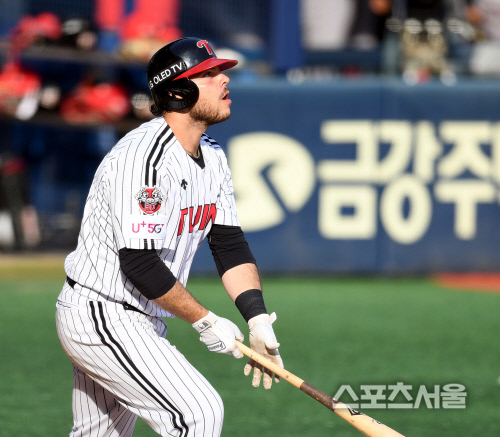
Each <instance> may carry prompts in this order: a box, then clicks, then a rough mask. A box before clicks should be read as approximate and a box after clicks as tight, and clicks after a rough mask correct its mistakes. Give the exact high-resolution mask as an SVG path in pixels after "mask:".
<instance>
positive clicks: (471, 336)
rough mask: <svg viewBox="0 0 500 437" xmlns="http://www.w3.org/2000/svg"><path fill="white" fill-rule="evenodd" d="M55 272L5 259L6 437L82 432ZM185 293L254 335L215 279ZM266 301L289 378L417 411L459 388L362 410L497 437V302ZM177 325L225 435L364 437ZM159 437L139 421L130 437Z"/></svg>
mask: <svg viewBox="0 0 500 437" xmlns="http://www.w3.org/2000/svg"><path fill="white" fill-rule="evenodd" d="M53 261H54V260H49V261H46V262H45V261H44V260H43V259H39V260H34V261H33V262H31V263H21V264H20V265H19V264H16V263H7V262H5V260H3V261H2V260H0V338H1V343H0V344H1V357H2V358H1V360H0V374H1V375H3V377H2V378H1V379H0V424H1V426H0V436H1V437H24V436H28V437H31V436H44V437H45V436H51V437H54V436H64V435H68V433H69V430H70V428H71V426H72V420H71V386H72V369H71V365H70V362H69V360H68V359H67V358H66V356H65V355H64V353H63V352H62V350H61V348H60V346H59V341H58V339H57V336H56V332H55V326H54V305H55V300H56V297H57V295H58V293H59V290H60V288H61V285H62V281H63V278H64V274H63V272H62V261H61V263H57V260H56V263H55V264H54V262H53ZM35 266H36V268H35ZM188 288H190V290H191V291H192V292H193V294H195V295H196V296H197V297H198V299H199V300H200V301H201V302H202V303H204V304H205V305H206V306H208V307H209V308H211V309H213V310H214V312H216V313H217V314H219V315H221V316H224V317H228V318H231V319H232V320H234V321H236V322H237V324H238V325H239V326H240V328H241V329H242V331H243V332H244V333H247V330H246V329H244V328H245V326H244V322H243V320H242V318H241V316H240V315H239V314H238V312H237V310H236V309H235V307H234V306H233V304H232V303H231V302H230V300H229V298H228V297H227V295H225V293H224V291H223V289H222V287H221V285H220V281H219V280H218V279H215V278H193V279H192V280H190V283H189V284H188ZM264 290H265V295H266V303H267V307H268V309H269V310H270V311H276V313H277V315H278V320H277V322H276V323H275V325H274V326H275V331H276V333H277V337H278V340H279V341H280V342H281V348H280V351H281V354H282V357H283V360H284V363H285V367H286V368H287V370H289V371H290V372H292V373H294V374H296V375H297V376H299V377H300V378H302V379H304V380H306V381H307V382H309V383H310V384H312V385H314V386H315V387H317V388H319V389H321V390H323V391H324V392H326V393H328V394H330V395H334V394H335V393H336V392H337V390H338V389H339V388H340V386H342V385H349V386H350V387H352V389H353V391H354V392H355V394H357V395H358V396H361V395H362V394H363V393H364V392H363V391H362V389H361V387H362V386H363V387H366V386H368V385H377V386H381V385H382V386H388V385H394V384H396V383H398V382H404V383H405V384H408V385H411V386H412V390H411V391H410V394H411V395H412V396H413V398H414V397H415V396H416V394H417V391H418V389H419V387H420V386H425V387H427V389H428V391H429V392H431V391H433V390H434V386H435V385H439V386H440V387H444V386H445V385H446V384H449V383H458V384H462V385H464V386H465V389H466V392H467V398H466V403H465V406H466V408H465V409H449V408H439V409H434V408H432V409H431V408H428V407H426V405H425V403H424V402H423V403H422V405H421V406H420V407H419V408H418V409H415V408H409V409H401V410H395V409H388V408H378V409H366V408H362V407H360V409H361V410H362V411H364V412H365V413H366V414H368V415H369V416H371V417H374V418H376V419H378V420H380V421H381V422H383V423H385V424H387V425H388V426H390V427H392V428H394V429H396V430H398V431H399V432H400V433H402V434H404V435H405V436H408V437H410V436H422V437H434V436H435V437H438V436H439V437H448V436H449V437H457V436H498V435H500V421H499V420H498V418H499V412H498V408H499V406H500V402H499V401H500V385H499V384H500V365H499V363H500V359H499V358H500V354H499V350H500V348H499V346H498V342H497V340H494V339H493V337H494V336H496V335H497V334H498V332H499V324H500V323H499V309H500V295H499V294H491V293H490V294H488V293H480V292H464V291H457V290H449V289H445V288H442V287H440V286H438V285H436V284H435V283H433V282H432V281H430V280H427V279H402V278H398V279H388V278H336V277H333V278H276V277H264ZM168 323H169V332H168V334H167V337H168V338H169V339H170V341H171V342H172V343H173V344H176V345H177V346H178V347H179V349H180V350H181V351H183V352H184V354H185V355H186V356H187V357H188V358H189V359H190V360H191V361H192V362H193V363H194V364H195V365H196V367H198V368H199V369H200V370H201V371H202V373H204V374H205V376H206V377H207V378H208V379H209V380H210V381H211V382H212V384H213V385H214V386H215V387H216V388H217V390H218V391H219V393H220V394H221V396H222V398H223V400H224V402H225V407H226V413H225V425H224V431H223V433H222V435H223V436H225V437H229V436H256V435H257V436H259V437H268V436H269V437H276V436H288V437H294V436H297V437H298V436H300V437H304V436H311V437H312V436H319V437H323V436H325V437H327V436H332V437H333V436H345V437H348V436H360V435H361V434H360V433H359V432H358V431H357V430H355V429H354V428H352V427H351V426H350V425H349V424H347V423H346V422H344V421H343V420H342V419H340V418H339V417H338V416H337V415H336V414H334V413H333V412H331V411H329V410H328V409H327V408H325V407H324V406H322V405H321V404H319V403H318V402H316V401H314V400H313V399H312V398H310V397H308V396H307V395H305V394H304V393H302V392H300V391H299V390H298V389H296V388H295V387H293V386H292V385H290V384H288V383H287V382H285V381H282V382H281V383H280V384H278V385H273V388H272V390H271V391H269V392H265V391H264V390H263V389H262V387H261V388H260V389H255V388H253V387H252V386H251V383H250V377H245V376H244V375H243V366H244V362H245V361H244V360H240V361H238V360H235V359H234V358H232V357H230V356H225V355H219V354H214V353H210V352H208V351H207V349H206V348H205V346H204V345H203V344H202V343H200V342H199V341H198V338H197V334H196V332H195V331H194V330H193V329H192V328H191V327H190V326H189V325H187V324H186V323H185V322H183V321H181V320H177V319H174V320H171V321H169V322H168ZM385 393H386V395H387V396H388V395H389V392H385ZM345 396H347V393H345ZM341 400H343V401H344V402H347V403H350V402H351V399H350V398H349V397H346V398H343V397H341ZM398 401H399V402H403V403H405V402H406V403H407V404H408V401H405V399H404V398H402V397H401V396H399V397H398V398H396V399H395V400H394V401H393V403H394V402H398ZM362 402H364V401H362ZM389 404H390V402H389ZM410 404H411V402H410ZM440 404H441V402H440ZM154 435H156V434H155V433H154V432H153V431H152V430H150V429H149V428H148V427H147V426H146V425H145V424H144V423H143V422H142V421H138V422H137V426H136V431H135V432H134V437H141V436H154Z"/></svg>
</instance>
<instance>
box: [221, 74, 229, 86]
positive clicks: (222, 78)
mask: <svg viewBox="0 0 500 437" xmlns="http://www.w3.org/2000/svg"><path fill="white" fill-rule="evenodd" d="M220 78H221V82H220V84H221V85H226V84H228V83H229V80H230V79H229V77H227V76H226V75H225V74H224V73H221V74H220Z"/></svg>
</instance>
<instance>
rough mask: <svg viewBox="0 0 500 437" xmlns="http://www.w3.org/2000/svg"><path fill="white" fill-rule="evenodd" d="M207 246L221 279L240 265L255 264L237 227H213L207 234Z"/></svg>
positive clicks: (243, 236)
mask: <svg viewBox="0 0 500 437" xmlns="http://www.w3.org/2000/svg"><path fill="white" fill-rule="evenodd" d="M208 245H209V246H210V250H211V251H212V256H213V257H214V261H215V266H216V267H217V271H218V272H219V276H221V277H222V275H224V273H226V272H227V271H228V270H229V269H232V268H233V267H236V266H239V265H240V264H246V263H251V264H256V262H255V258H254V256H253V255H252V251H251V250H250V246H249V245H248V243H247V240H246V239H245V235H244V234H243V231H242V230H241V228H240V227H239V226H224V225H213V226H212V229H211V230H210V232H209V234H208Z"/></svg>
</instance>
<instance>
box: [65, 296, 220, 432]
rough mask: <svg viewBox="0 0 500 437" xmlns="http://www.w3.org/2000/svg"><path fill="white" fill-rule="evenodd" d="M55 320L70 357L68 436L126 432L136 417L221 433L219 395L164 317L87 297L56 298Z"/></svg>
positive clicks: (156, 425)
mask: <svg viewBox="0 0 500 437" xmlns="http://www.w3.org/2000/svg"><path fill="white" fill-rule="evenodd" d="M56 325H57V332H58V336H59V340H60V342H61V345H62V347H63V349H64V351H65V352H66V354H67V355H68V357H69V358H70V359H71V361H72V362H73V370H74V371H73V374H74V379H73V382H74V383H73V421H74V426H73V429H72V431H71V433H70V437H117V436H120V437H128V436H131V435H132V432H133V429H134V425H135V421H136V419H137V417H141V418H142V419H143V420H144V421H145V422H146V423H147V424H148V425H149V426H150V427H151V428H153V429H154V430H155V431H156V432H157V433H158V434H160V435H162V436H176V437H217V436H220V433H221V429H222V422H223V417H224V407H223V404H222V400H221V398H220V396H219V394H218V393H217V392H216V391H215V389H214V388H213V387H212V386H211V385H210V383H209V382H208V381H207V380H206V379H205V378H204V377H203V376H202V375H201V374H200V373H199V372H198V371H197V370H196V369H195V368H194V367H193V366H192V365H191V364H190V363H189V362H188V361H187V360H186V358H185V357H184V356H183V355H182V354H181V353H180V352H179V351H178V350H177V349H176V347H175V346H172V345H171V344H170V343H169V342H168V341H167V340H166V339H165V338H164V336H165V334H166V331H167V326H166V324H165V322H164V321H163V320H162V319H160V318H157V317H148V316H145V315H143V314H140V313H138V312H134V311H126V310H125V309H124V308H123V306H122V305H120V304H115V303H108V302H97V301H87V302H86V304H85V305H83V306H68V307H62V306H58V308H57V310H56Z"/></svg>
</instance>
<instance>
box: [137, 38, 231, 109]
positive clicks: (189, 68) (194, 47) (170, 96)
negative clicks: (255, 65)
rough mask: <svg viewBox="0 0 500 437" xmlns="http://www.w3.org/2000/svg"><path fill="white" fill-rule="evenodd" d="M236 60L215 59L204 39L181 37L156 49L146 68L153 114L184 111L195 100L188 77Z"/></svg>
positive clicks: (224, 68)
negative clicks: (152, 102)
mask: <svg viewBox="0 0 500 437" xmlns="http://www.w3.org/2000/svg"><path fill="white" fill-rule="evenodd" d="M237 63H238V61H236V60H234V59H219V58H217V56H216V55H215V53H214V51H213V50H212V48H211V47H210V45H209V44H208V42H207V41H206V40H203V39H199V38H181V39H178V40H176V41H173V42H171V43H169V44H167V45H166V46H164V47H162V48H161V49H160V50H158V51H157V52H156V53H155V54H154V55H153V57H152V58H151V60H150V61H149V64H148V68H147V73H146V74H147V78H148V85H149V89H150V91H151V95H152V97H153V100H154V102H155V104H154V105H153V106H152V107H151V112H153V114H154V115H161V113H162V112H163V111H172V110H180V109H186V108H189V107H191V106H193V105H194V104H195V103H196V101H197V100H198V96H199V90H198V87H197V86H196V84H195V83H194V82H193V81H191V80H190V79H189V77H190V76H192V75H194V74H197V73H200V72H202V71H205V70H209V69H210V68H213V67H217V66H218V67H219V68H220V69H221V71H223V70H227V69H228V68H231V67H234V66H235V65H236V64H237Z"/></svg>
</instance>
